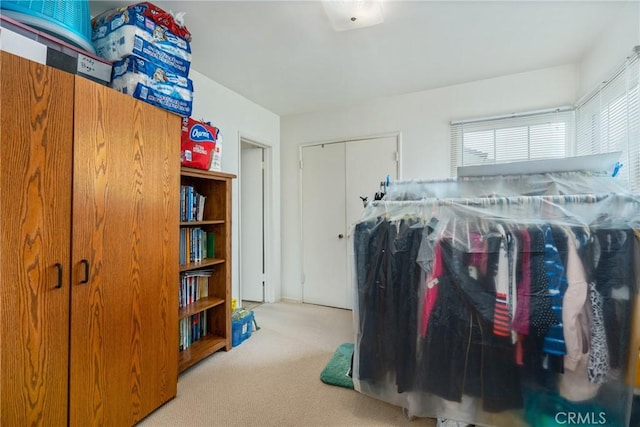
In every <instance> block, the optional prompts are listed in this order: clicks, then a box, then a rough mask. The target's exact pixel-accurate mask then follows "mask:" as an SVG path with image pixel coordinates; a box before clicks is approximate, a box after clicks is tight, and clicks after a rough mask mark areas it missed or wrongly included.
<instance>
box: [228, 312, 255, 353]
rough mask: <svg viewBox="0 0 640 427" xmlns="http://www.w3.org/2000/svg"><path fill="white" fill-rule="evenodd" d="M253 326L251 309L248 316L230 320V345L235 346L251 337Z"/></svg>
mask: <svg viewBox="0 0 640 427" xmlns="http://www.w3.org/2000/svg"><path fill="white" fill-rule="evenodd" d="M252 328H253V311H251V312H250V314H249V315H248V316H245V317H243V318H242V319H239V320H234V321H232V322H231V345H232V346H233V347H236V346H238V345H240V344H242V342H243V341H244V340H246V339H249V338H250V337H251V330H252Z"/></svg>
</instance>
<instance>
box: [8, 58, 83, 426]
mask: <svg viewBox="0 0 640 427" xmlns="http://www.w3.org/2000/svg"><path fill="white" fill-rule="evenodd" d="M0 58H1V64H0V69H1V73H0V93H1V94H2V95H1V96H0V121H1V127H0V128H1V132H0V233H1V237H0V425H3V426H4V425H6V426H13V425H15V426H18V425H19V426H26V425H29V426H32V425H43V424H46V425H65V424H66V422H67V387H68V371H67V369H68V363H69V347H68V346H69V260H70V255H69V242H70V222H71V154H72V148H71V144H72V131H73V125H72V118H73V76H71V75H70V74H66V73H63V72H60V71H58V70H54V69H52V68H49V67H46V66H44V65H41V64H37V63H34V62H31V61H27V60H25V59H22V58H19V57H17V56H13V55H11V54H8V53H6V52H0Z"/></svg>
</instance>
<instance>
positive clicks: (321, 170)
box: [302, 136, 398, 309]
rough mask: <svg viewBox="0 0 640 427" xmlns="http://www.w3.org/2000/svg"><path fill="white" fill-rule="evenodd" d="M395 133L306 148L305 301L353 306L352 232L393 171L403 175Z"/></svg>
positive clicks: (303, 247)
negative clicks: (390, 135) (382, 183)
mask: <svg viewBox="0 0 640 427" xmlns="http://www.w3.org/2000/svg"><path fill="white" fill-rule="evenodd" d="M397 159H398V142H397V138H396V137H395V136H392V137H384V138H371V139H363V140H358V141H348V142H337V143H332V144H322V145H313V146H306V147H303V148H302V239H303V245H302V250H303V254H302V258H303V284H302V290H303V292H302V296H303V301H304V302H308V303H312V304H320V305H327V306H331V307H338V308H347V309H351V308H352V306H353V296H354V295H353V293H354V289H353V288H352V286H351V277H350V275H351V267H350V260H351V256H352V255H353V247H352V242H351V239H350V236H349V232H350V228H351V226H352V225H353V224H354V223H355V222H356V221H357V220H358V219H359V218H360V216H361V215H362V212H363V210H364V205H363V203H362V200H361V199H360V197H361V196H366V197H368V199H369V200H373V196H374V193H375V192H376V191H378V189H379V184H380V182H381V181H384V179H385V177H386V176H387V175H390V176H391V179H396V178H397V176H398V160H397Z"/></svg>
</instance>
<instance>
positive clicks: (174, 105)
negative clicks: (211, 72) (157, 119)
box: [111, 56, 193, 117]
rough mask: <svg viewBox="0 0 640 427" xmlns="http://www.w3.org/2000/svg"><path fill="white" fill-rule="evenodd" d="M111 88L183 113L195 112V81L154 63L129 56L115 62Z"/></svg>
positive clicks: (186, 114)
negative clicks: (193, 110) (193, 104)
mask: <svg viewBox="0 0 640 427" xmlns="http://www.w3.org/2000/svg"><path fill="white" fill-rule="evenodd" d="M111 87H112V88H114V89H115V90H118V91H120V92H123V93H126V94H128V95H132V96H133V97H135V98H137V99H141V100H144V101H146V102H148V103H150V104H153V105H156V106H158V107H162V108H164V109H166V110H169V111H172V112H174V113H176V114H179V115H181V116H186V117H188V116H189V115H190V114H191V109H192V102H193V83H192V82H191V80H190V79H188V78H186V77H184V76H181V75H179V74H176V73H173V72H171V71H167V70H165V69H164V68H162V67H160V66H158V65H156V64H155V63H154V62H151V61H146V60H144V59H142V58H138V57H135V56H129V57H127V58H124V59H123V60H121V61H118V62H116V63H114V64H113V77H112V82H111Z"/></svg>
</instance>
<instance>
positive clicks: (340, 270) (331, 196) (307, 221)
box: [302, 143, 349, 308]
mask: <svg viewBox="0 0 640 427" xmlns="http://www.w3.org/2000/svg"><path fill="white" fill-rule="evenodd" d="M302 164H303V167H302V237H303V247H302V251H303V276H304V277H303V283H302V300H303V301H304V302H306V303H311V304H320V305H327V306H331V307H339V308H349V307H347V300H348V296H347V292H348V290H347V287H346V283H345V279H346V272H347V244H346V241H347V239H346V237H345V236H346V234H347V230H346V218H345V144H344V143H334V144H322V145H313V146H308V147H303V148H302Z"/></svg>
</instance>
